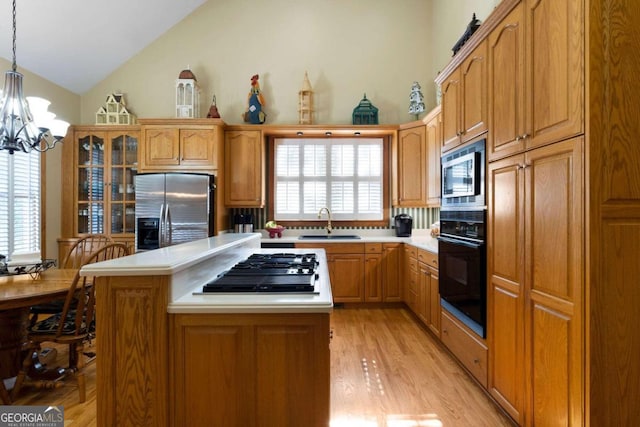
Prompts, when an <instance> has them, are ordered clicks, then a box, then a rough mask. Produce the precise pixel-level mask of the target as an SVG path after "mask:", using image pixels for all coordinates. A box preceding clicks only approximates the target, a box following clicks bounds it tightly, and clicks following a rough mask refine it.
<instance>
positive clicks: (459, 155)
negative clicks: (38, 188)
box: [441, 139, 486, 209]
mask: <svg viewBox="0 0 640 427" xmlns="http://www.w3.org/2000/svg"><path fill="white" fill-rule="evenodd" d="M485 142H486V140H485V139H481V140H478V141H476V142H474V143H471V144H469V145H466V146H464V147H462V148H459V149H457V150H454V151H451V152H448V153H445V154H444V155H443V156H442V159H441V162H442V206H441V208H442V209H447V208H450V209H460V208H464V207H475V208H477V207H481V206H484V204H485V197H484V187H485V184H484V169H485V166H484V163H485Z"/></svg>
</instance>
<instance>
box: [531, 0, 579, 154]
mask: <svg viewBox="0 0 640 427" xmlns="http://www.w3.org/2000/svg"><path fill="white" fill-rule="evenodd" d="M526 5H527V15H526V18H525V19H526V23H525V27H526V49H525V50H526V55H527V57H526V64H527V65H526V66H527V70H528V72H527V88H526V89H527V105H526V108H527V112H526V117H527V121H528V123H527V134H526V135H523V136H524V137H525V138H526V141H525V144H526V146H527V148H532V147H538V146H541V145H545V144H548V143H551V142H556V141H561V140H563V139H567V138H569V137H572V136H575V135H578V134H580V133H582V132H583V118H584V24H583V22H584V19H583V16H584V10H583V9H584V8H583V4H582V2H581V1H557V0H530V1H528V2H526Z"/></svg>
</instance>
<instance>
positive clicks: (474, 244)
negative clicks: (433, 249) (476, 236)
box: [438, 236, 484, 249]
mask: <svg viewBox="0 0 640 427" xmlns="http://www.w3.org/2000/svg"><path fill="white" fill-rule="evenodd" d="M438 241H440V242H445V243H451V244H452V245H462V246H467V247H469V248H474V249H478V248H481V247H482V246H484V242H469V241H467V240H459V239H450V238H448V237H442V236H440V237H438Z"/></svg>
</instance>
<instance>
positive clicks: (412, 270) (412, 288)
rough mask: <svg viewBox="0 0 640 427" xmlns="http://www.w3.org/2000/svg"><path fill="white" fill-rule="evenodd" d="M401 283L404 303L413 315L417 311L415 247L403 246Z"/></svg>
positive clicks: (417, 283) (416, 250)
mask: <svg viewBox="0 0 640 427" xmlns="http://www.w3.org/2000/svg"><path fill="white" fill-rule="evenodd" d="M402 250H403V253H402V263H403V269H402V282H403V286H404V289H405V292H404V301H405V302H406V304H407V306H409V308H410V309H411V311H413V312H414V313H415V312H417V311H418V302H419V298H418V286H419V280H420V279H419V275H418V274H419V273H418V249H417V248H416V247H415V246H411V245H407V244H405V245H403V248H402Z"/></svg>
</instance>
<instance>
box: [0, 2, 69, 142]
mask: <svg viewBox="0 0 640 427" xmlns="http://www.w3.org/2000/svg"><path fill="white" fill-rule="evenodd" d="M17 68H18V67H17V65H16V0H13V65H12V67H11V70H10V71H6V72H5V75H4V90H3V91H2V98H0V150H9V154H13V153H14V151H24V152H25V153H29V152H31V151H32V150H35V151H38V152H44V151H47V150H49V149H51V148H53V147H54V146H55V145H56V143H57V142H59V141H61V140H62V138H63V137H62V136H54V134H53V133H52V132H54V133H57V134H58V135H64V134H65V133H66V131H67V127H68V126H69V124H68V123H66V122H63V121H62V120H54V117H55V114H53V113H51V112H47V111H46V108H47V105H48V104H43V105H42V106H40V108H38V112H43V113H44V114H45V115H46V116H47V117H46V118H44V119H45V120H46V121H47V122H49V123H47V124H50V128H49V127H44V126H43V127H39V126H38V125H36V124H35V122H34V120H33V115H32V114H31V110H30V109H29V103H28V102H27V100H26V99H25V97H24V95H23V93H22V74H20V73H18V72H17V71H16V69H17ZM45 102H48V101H45ZM38 121H39V122H41V124H43V125H44V123H43V122H42V121H41V120H40V117H38ZM58 132H59V133H58Z"/></svg>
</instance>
